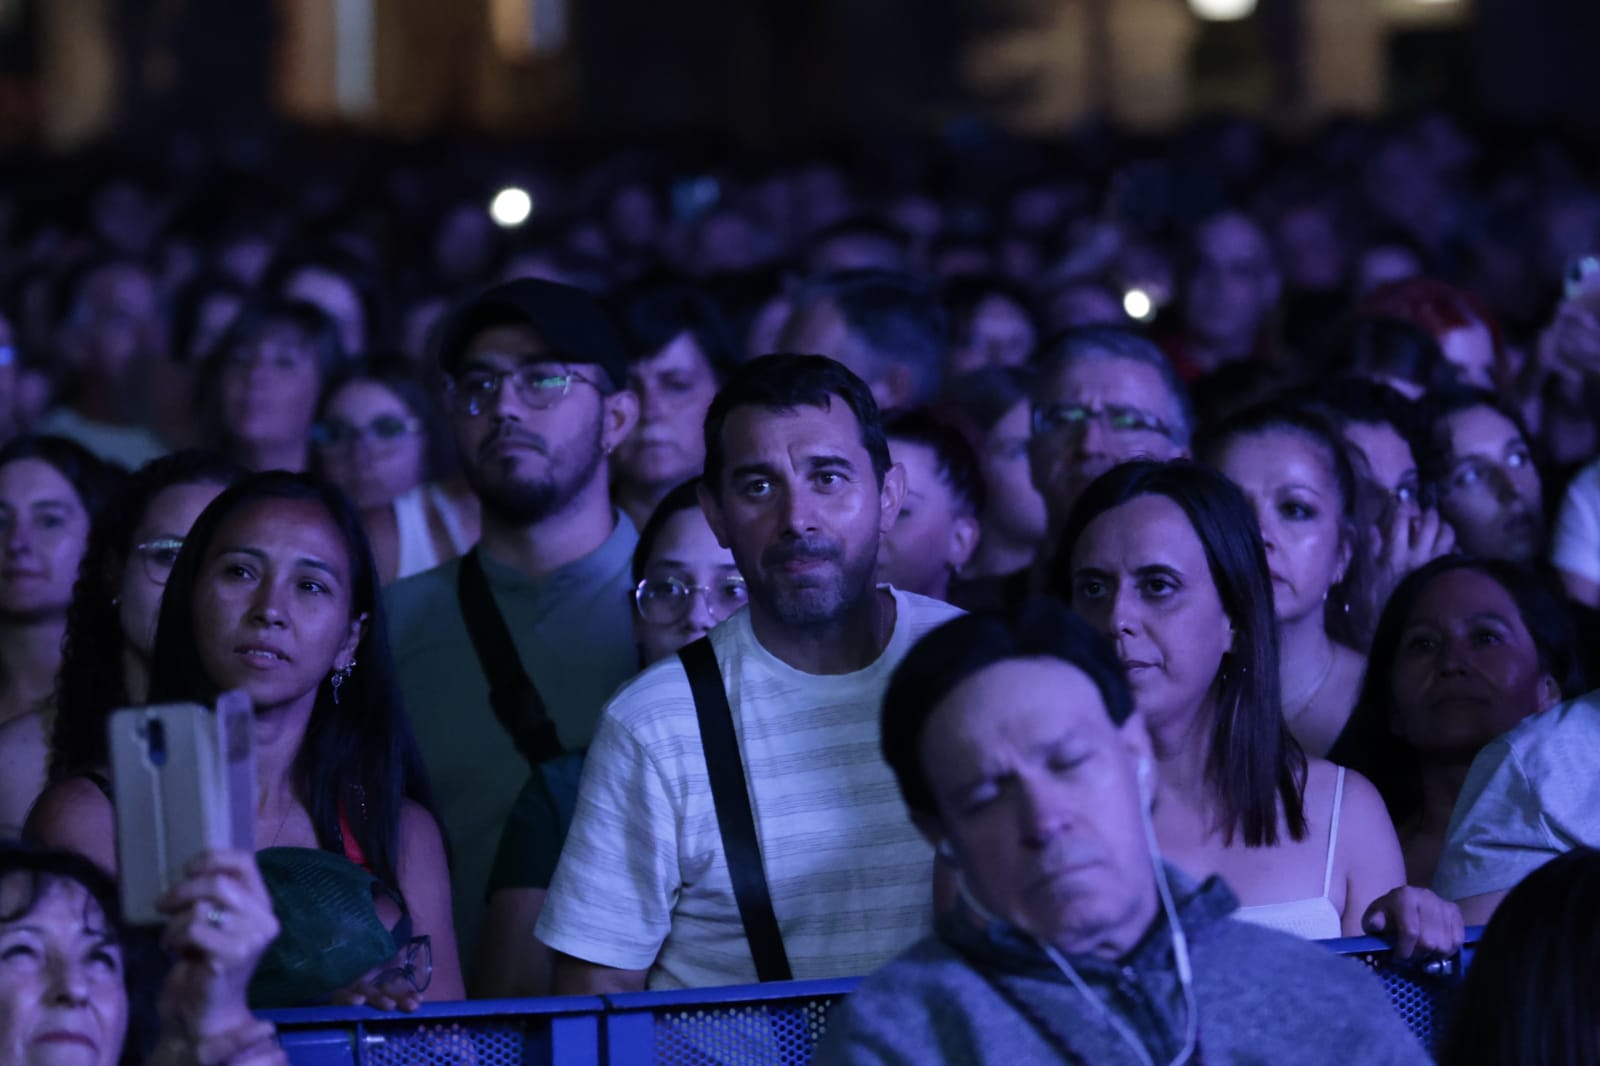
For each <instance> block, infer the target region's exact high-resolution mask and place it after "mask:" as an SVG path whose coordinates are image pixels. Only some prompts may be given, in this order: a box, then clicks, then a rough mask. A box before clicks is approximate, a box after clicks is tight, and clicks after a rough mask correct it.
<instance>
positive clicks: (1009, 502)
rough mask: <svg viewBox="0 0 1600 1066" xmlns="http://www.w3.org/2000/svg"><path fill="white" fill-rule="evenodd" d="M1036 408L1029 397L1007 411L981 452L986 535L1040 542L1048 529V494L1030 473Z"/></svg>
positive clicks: (980, 464) (985, 439) (993, 428)
mask: <svg viewBox="0 0 1600 1066" xmlns="http://www.w3.org/2000/svg"><path fill="white" fill-rule="evenodd" d="M1032 425H1033V412H1032V410H1031V409H1030V408H1029V406H1028V401H1027V400H1020V401H1018V402H1017V404H1016V406H1014V407H1012V408H1011V410H1009V411H1007V412H1006V413H1005V414H1004V415H1003V416H1002V417H1001V418H1000V419H999V420H998V421H997V422H995V424H994V426H993V427H992V428H991V429H990V430H989V434H988V436H987V437H985V438H984V442H983V450H982V451H981V452H980V453H979V455H978V464H979V469H980V470H981V471H982V472H983V485H984V489H985V495H986V497H987V502H986V503H985V505H984V512H983V535H984V537H1002V538H1004V539H1005V540H1007V541H1009V542H1011V543H1013V544H1037V543H1039V542H1040V541H1042V540H1044V537H1045V533H1046V532H1047V529H1048V522H1047V519H1046V515H1045V508H1044V497H1043V496H1041V495H1039V490H1038V489H1036V488H1035V487H1034V485H1033V479H1032V478H1031V477H1030V476H1029V473H1028V442H1029V439H1030V437H1031V434H1032Z"/></svg>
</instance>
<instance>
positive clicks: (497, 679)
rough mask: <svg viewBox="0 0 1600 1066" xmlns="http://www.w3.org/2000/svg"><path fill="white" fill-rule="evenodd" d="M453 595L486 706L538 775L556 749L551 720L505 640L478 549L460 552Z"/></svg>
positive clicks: (506, 632)
mask: <svg viewBox="0 0 1600 1066" xmlns="http://www.w3.org/2000/svg"><path fill="white" fill-rule="evenodd" d="M456 595H457V598H458V599H459V601H460V604H461V620H462V621H463V622H464V623H466V627H467V636H468V637H469V638H471V640H472V650H473V651H475V652H477V654H478V663H479V664H480V665H481V666H482V667H483V673H484V676H485V677H486V678H488V680H489V705H490V706H491V707H493V708H494V716H495V717H496V718H498V719H499V720H500V725H501V726H502V727H503V728H504V729H505V731H506V732H507V733H509V734H511V741H512V743H513V744H515V745H516V746H517V750H518V751H520V752H521V753H522V757H523V758H525V759H527V760H528V765H529V766H530V767H531V768H532V769H533V772H534V773H535V775H537V774H538V771H539V766H540V765H541V764H543V763H546V762H549V761H550V760H551V759H554V758H555V757H556V756H558V755H560V754H562V752H563V750H564V749H563V748H562V747H561V738H560V736H559V735H558V734H557V733H556V724H555V723H554V722H552V721H551V720H550V713H549V712H548V711H546V710H545V705H544V698H543V697H541V696H540V695H539V689H538V687H537V686H536V685H534V683H533V679H532V678H531V677H529V676H528V671H527V670H526V669H525V668H524V667H523V665H522V658H521V656H519V655H518V654H517V645H516V643H515V642H514V641H513V640H512V639H511V630H509V629H507V628H506V620H505V618H504V617H502V616H501V614H500V608H499V607H498V606H497V605H496V604H495V602H494V594H493V593H492V592H491V591H490V590H489V579H488V578H487V577H485V576H484V573H483V564H482V563H480V562H479V561H478V549H477V548H473V549H472V550H471V551H469V552H467V553H466V554H465V555H463V556H462V557H461V570H460V573H459V574H458V576H457V582H456Z"/></svg>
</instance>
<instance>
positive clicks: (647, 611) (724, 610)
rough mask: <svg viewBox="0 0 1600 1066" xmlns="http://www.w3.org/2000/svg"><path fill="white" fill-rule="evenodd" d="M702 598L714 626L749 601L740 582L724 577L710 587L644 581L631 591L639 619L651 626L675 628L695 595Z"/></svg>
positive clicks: (669, 579) (672, 580)
mask: <svg viewBox="0 0 1600 1066" xmlns="http://www.w3.org/2000/svg"><path fill="white" fill-rule="evenodd" d="M697 592H698V593H699V594H700V595H702V596H704V597H705V600H706V611H707V612H708V613H709V614H710V615H711V617H712V618H714V619H716V620H717V621H718V622H720V621H722V620H723V619H724V618H726V617H728V616H729V615H730V614H732V613H733V612H734V611H737V610H738V609H739V608H741V607H743V606H744V605H745V604H746V603H747V602H749V599H750V593H749V590H748V589H747V588H746V587H745V583H744V578H742V577H726V578H723V579H722V580H721V581H719V582H717V583H716V584H714V585H690V584H687V583H686V582H683V581H679V580H678V579H677V578H675V577H656V578H649V577H647V578H645V579H644V580H643V581H641V582H639V584H638V585H637V586H636V587H635V588H634V590H633V602H634V603H636V604H638V606H639V617H641V618H643V619H644V620H645V621H646V622H649V623H650V624H651V625H657V626H670V625H676V624H678V623H679V622H681V621H683V620H684V619H685V618H687V617H688V616H689V609H690V607H691V606H692V605H693V604H694V596H695V593H697Z"/></svg>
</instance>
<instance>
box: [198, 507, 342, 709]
mask: <svg viewBox="0 0 1600 1066" xmlns="http://www.w3.org/2000/svg"><path fill="white" fill-rule="evenodd" d="M352 595H353V593H352V578H351V573H350V553H349V550H348V548H347V547H346V545H345V541H344V538H343V536H342V535H341V534H340V533H339V529H338V527H337V526H336V525H334V522H333V518H332V516H330V515H329V514H328V512H327V510H326V509H325V508H324V507H323V506H322V505H321V504H320V503H318V502H316V501H314V500H273V499H266V500H257V501H254V502H251V503H247V504H244V505H242V506H241V507H239V509H238V510H236V511H235V512H234V513H233V514H231V515H229V516H228V517H227V518H226V519H224V520H223V522H222V523H221V524H220V525H219V526H218V527H217V531H216V536H215V537H214V539H213V540H212V542H211V544H210V545H208V546H207V548H206V554H205V557H204V559H202V560H201V563H200V570H199V573H198V576H197V578H196V581H195V588H194V623H195V624H194V629H195V637H196V641H197V644H198V647H197V648H196V653H197V655H198V657H199V660H200V664H201V666H202V667H203V668H204V669H205V672H206V675H207V676H208V677H210V679H211V680H212V682H213V683H215V684H216V685H217V687H218V688H219V689H222V690H224V691H226V690H228V689H235V688H238V689H243V690H244V691H245V692H246V693H247V694H248V695H249V696H250V699H251V700H252V701H253V702H254V703H255V707H256V713H257V714H262V713H265V712H271V711H279V710H291V711H304V712H307V713H309V711H310V709H311V707H312V705H313V704H314V703H315V701H316V695H317V689H318V687H319V686H320V685H321V684H322V682H323V681H324V680H325V679H326V678H327V677H328V675H329V674H330V673H332V672H333V670H334V669H335V668H336V667H339V666H343V665H346V664H348V663H349V662H350V660H351V658H352V657H354V655H355V650H356V645H357V644H358V643H359V642H360V639H361V630H362V627H363V626H364V625H365V623H366V617H365V616H364V615H363V616H362V617H360V618H354V617H352V611H351V597H352Z"/></svg>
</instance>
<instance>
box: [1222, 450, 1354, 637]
mask: <svg viewBox="0 0 1600 1066" xmlns="http://www.w3.org/2000/svg"><path fill="white" fill-rule="evenodd" d="M1215 465H1216V468H1217V469H1218V470H1219V471H1221V473H1222V474H1223V475H1224V476H1226V477H1227V478H1228V480H1229V481H1232V482H1233V483H1234V484H1235V485H1238V486H1239V488H1240V489H1241V490H1242V491H1243V492H1244V496H1245V499H1247V500H1249V501H1250V506H1251V507H1252V508H1253V509H1254V510H1255V513H1256V521H1257V522H1259V523H1260V526H1261V539H1262V540H1263V541H1264V542H1265V543H1266V547H1267V570H1268V572H1269V573H1270V575H1271V577H1272V601H1273V608H1274V611H1275V613H1276V614H1277V617H1278V620H1279V621H1280V622H1297V621H1299V620H1301V619H1303V618H1307V617H1309V616H1311V615H1313V614H1320V612H1321V611H1322V608H1323V605H1324V603H1325V602H1326V600H1327V596H1328V590H1329V589H1330V588H1332V587H1333V586H1334V585H1336V584H1338V583H1339V582H1340V580H1342V579H1343V577H1344V572H1345V570H1346V568H1347V567H1349V565H1350V554H1351V544H1350V538H1349V536H1348V535H1347V532H1346V530H1345V529H1344V528H1343V522H1342V519H1341V512H1342V510H1343V500H1342V499H1341V498H1340V494H1339V483H1338V481H1337V480H1336V479H1335V477H1334V472H1333V464H1332V462H1331V461H1330V459H1329V457H1328V454H1327V452H1326V451H1325V450H1324V449H1323V448H1322V447H1321V445H1319V444H1318V443H1317V442H1316V441H1315V440H1314V439H1312V438H1311V437H1309V436H1307V435H1306V434H1304V433H1297V432H1294V431H1293V430H1274V431H1269V432H1266V433H1256V434H1251V435H1249V436H1244V437H1235V438H1233V439H1232V440H1230V441H1228V442H1227V443H1226V444H1225V445H1224V446H1223V448H1222V450H1221V451H1220V452H1219V453H1218V454H1217V457H1216V462H1215Z"/></svg>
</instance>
